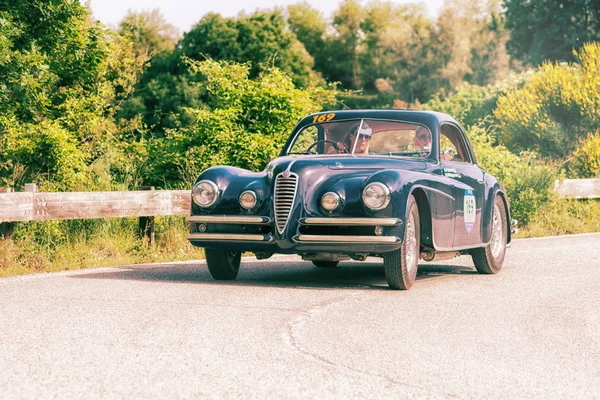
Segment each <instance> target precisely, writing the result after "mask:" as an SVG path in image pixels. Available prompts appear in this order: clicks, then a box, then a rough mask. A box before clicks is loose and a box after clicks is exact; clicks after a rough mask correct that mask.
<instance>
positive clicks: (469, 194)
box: [464, 189, 477, 232]
mask: <svg viewBox="0 0 600 400" xmlns="http://www.w3.org/2000/svg"><path fill="white" fill-rule="evenodd" d="M464 206H465V208H464V210H465V229H466V230H467V232H471V231H472V230H473V226H474V225H475V214H476V212H477V208H476V205H475V195H474V194H473V190H471V189H465V205H464Z"/></svg>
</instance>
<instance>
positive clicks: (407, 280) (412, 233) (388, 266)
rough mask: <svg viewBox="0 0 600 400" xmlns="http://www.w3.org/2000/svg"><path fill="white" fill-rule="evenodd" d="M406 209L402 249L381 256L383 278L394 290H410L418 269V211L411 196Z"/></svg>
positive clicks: (419, 233) (419, 225)
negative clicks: (383, 271)
mask: <svg viewBox="0 0 600 400" xmlns="http://www.w3.org/2000/svg"><path fill="white" fill-rule="evenodd" d="M406 208H407V210H408V212H407V213H406V216H407V218H406V222H405V228H404V237H403V239H402V247H400V249H398V250H395V251H392V252H390V253H385V254H384V255H383V268H384V270H385V278H386V279H387V282H388V285H390V288H392V289H396V290H408V289H410V288H411V286H412V285H413V283H415V279H417V269H418V267H419V251H420V247H421V243H420V238H421V223H420V221H419V209H418V208H417V203H416V202H415V198H414V197H413V196H412V195H411V196H410V197H409V198H408V203H407V205H406ZM407 239H408V240H407Z"/></svg>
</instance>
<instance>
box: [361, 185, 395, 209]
mask: <svg viewBox="0 0 600 400" xmlns="http://www.w3.org/2000/svg"><path fill="white" fill-rule="evenodd" d="M362 198H363V203H365V205H366V206H367V207H369V208H370V209H371V210H381V209H383V208H385V207H386V206H387V205H388V204H389V203H390V189H389V188H388V187H387V186H385V185H384V184H383V183H380V182H373V183H370V184H368V185H367V187H366V188H365V190H363V194H362Z"/></svg>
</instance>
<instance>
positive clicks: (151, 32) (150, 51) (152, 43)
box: [118, 8, 179, 56]
mask: <svg viewBox="0 0 600 400" xmlns="http://www.w3.org/2000/svg"><path fill="white" fill-rule="evenodd" d="M118 32H119V34H120V35H121V36H123V37H125V38H127V39H129V40H130V41H131V42H133V44H134V46H135V50H136V51H137V52H138V54H146V55H149V56H152V55H155V54H157V53H159V52H165V51H171V50H173V49H174V48H175V44H176V43H177V41H178V40H179V30H178V29H177V28H176V27H175V26H173V25H171V24H169V23H168V22H167V21H166V20H165V18H164V16H163V15H162V14H161V13H160V11H159V10H158V9H156V8H155V9H153V10H152V11H132V10H129V11H127V14H126V15H125V17H123V19H122V20H121V22H120V23H119V30H118Z"/></svg>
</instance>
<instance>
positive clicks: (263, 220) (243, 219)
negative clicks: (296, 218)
mask: <svg viewBox="0 0 600 400" xmlns="http://www.w3.org/2000/svg"><path fill="white" fill-rule="evenodd" d="M186 220H187V222H203V223H207V224H212V223H220V224H269V223H271V218H269V217H255V216H251V215H192V216H190V217H187V218H186Z"/></svg>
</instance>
